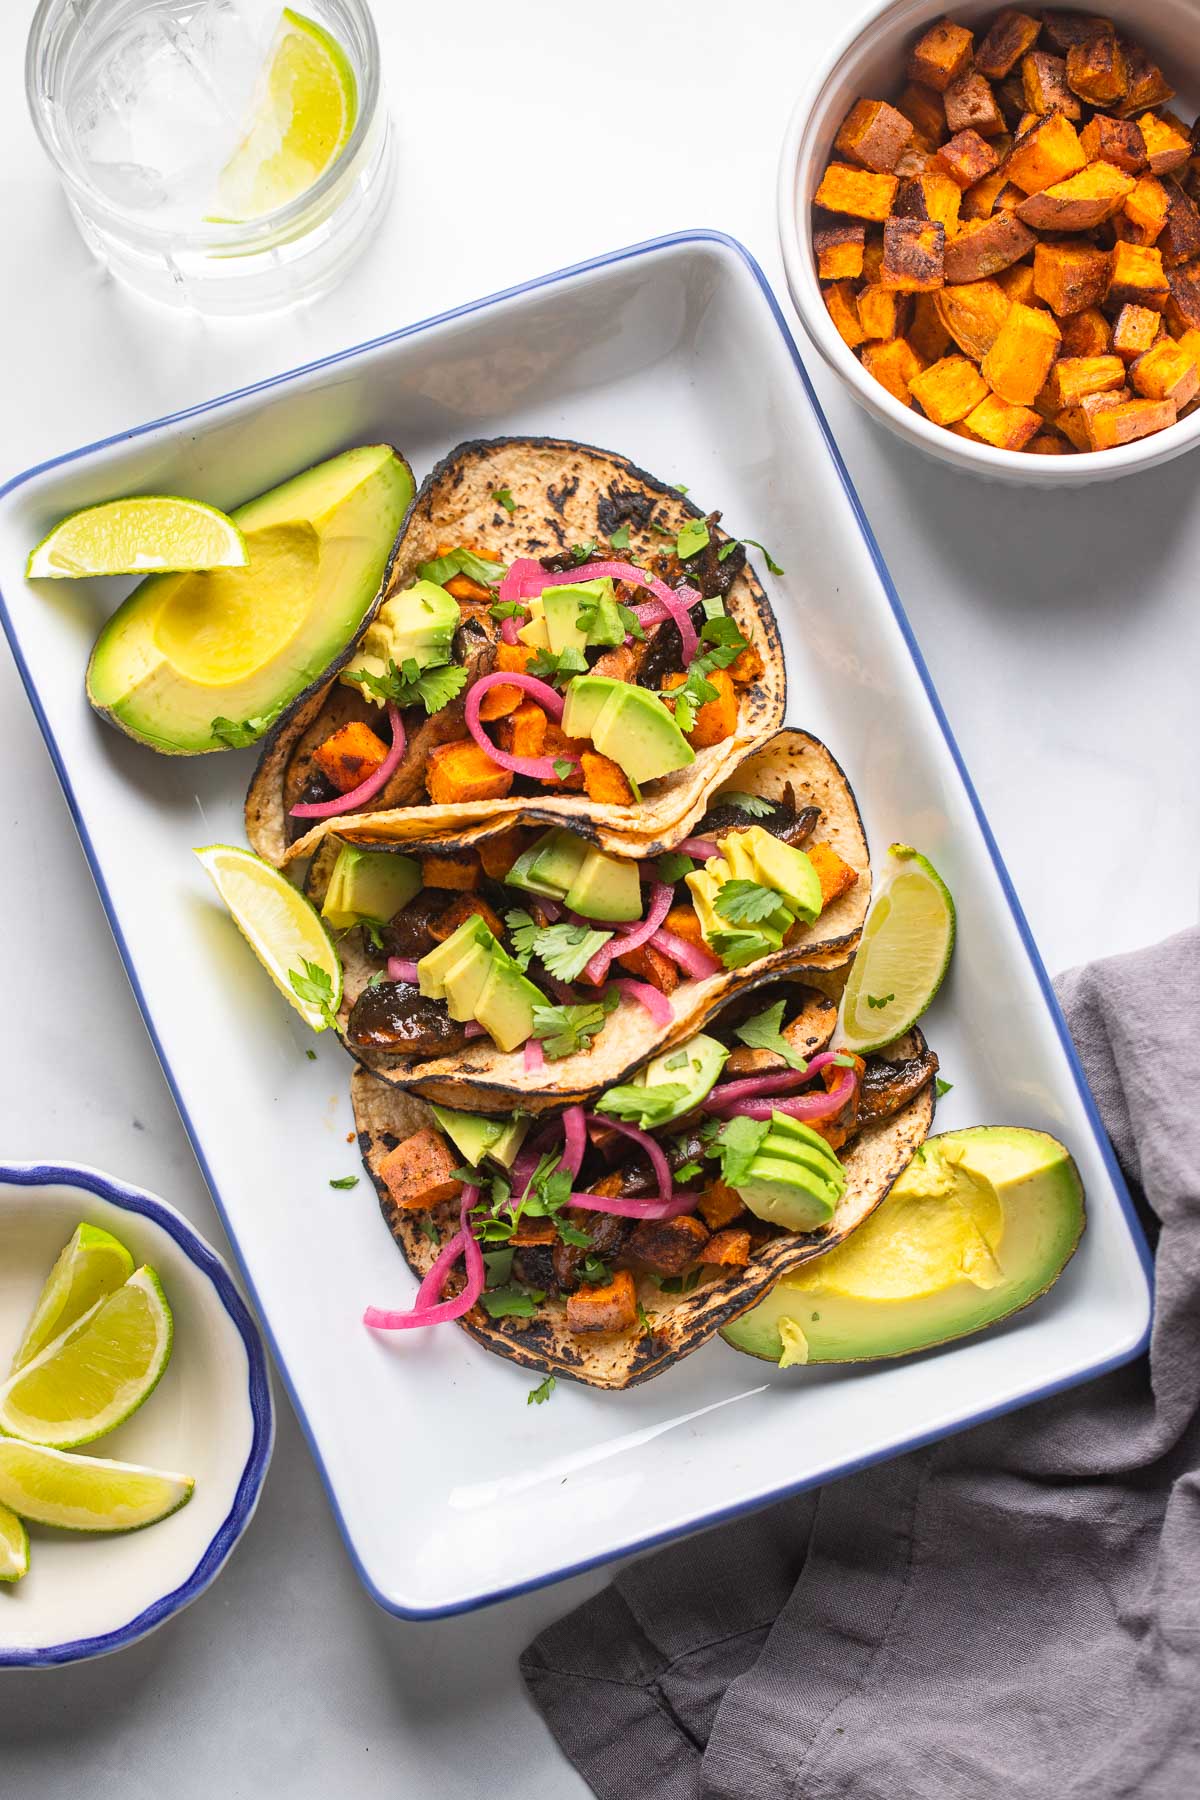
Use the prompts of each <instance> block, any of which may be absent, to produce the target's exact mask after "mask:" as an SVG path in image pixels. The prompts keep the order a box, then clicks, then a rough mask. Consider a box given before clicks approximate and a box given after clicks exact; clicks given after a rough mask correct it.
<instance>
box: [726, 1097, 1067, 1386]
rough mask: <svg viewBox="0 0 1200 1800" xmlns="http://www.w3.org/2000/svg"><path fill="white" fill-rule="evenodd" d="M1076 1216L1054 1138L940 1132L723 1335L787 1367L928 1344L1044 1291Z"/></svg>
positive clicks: (1017, 1132)
mask: <svg viewBox="0 0 1200 1800" xmlns="http://www.w3.org/2000/svg"><path fill="white" fill-rule="evenodd" d="M1083 1227H1084V1196H1083V1183H1082V1182H1081V1180H1080V1178H1079V1171H1078V1169H1077V1168H1076V1166H1075V1162H1074V1160H1073V1158H1072V1157H1071V1155H1070V1153H1069V1151H1068V1150H1067V1149H1066V1148H1065V1147H1064V1145H1062V1144H1060V1143H1059V1142H1058V1140H1057V1139H1056V1138H1053V1137H1050V1136H1049V1135H1048V1134H1047V1133H1046V1132H1043V1131H1030V1130H1026V1129H1025V1128H1023V1127H1020V1126H1014V1125H977V1126H974V1127H972V1128H971V1129H968V1130H964V1131H947V1132H942V1133H941V1134H940V1135H939V1136H937V1137H931V1138H927V1139H926V1141H925V1143H924V1144H923V1145H922V1146H921V1148H920V1149H919V1150H918V1151H917V1153H916V1155H915V1156H914V1157H913V1160H912V1162H911V1163H910V1164H909V1166H908V1168H907V1169H905V1170H904V1172H903V1174H902V1175H900V1176H899V1178H898V1179H897V1180H896V1182H895V1183H894V1184H893V1186H892V1189H891V1191H890V1193H889V1194H888V1196H887V1198H886V1199H885V1200H884V1201H883V1202H882V1203H881V1205H880V1206H879V1207H877V1208H876V1210H875V1212H874V1213H872V1214H871V1216H870V1218H868V1219H867V1220H866V1221H865V1222H864V1223H863V1224H862V1225H860V1226H859V1228H858V1230H857V1231H855V1232H854V1233H853V1234H852V1236H850V1237H849V1238H847V1239H846V1240H845V1241H844V1242H843V1243H842V1244H840V1245H838V1247H837V1248H836V1249H833V1250H831V1251H830V1252H829V1253H828V1255H826V1256H822V1257H818V1258H816V1259H814V1260H813V1261H812V1262H810V1263H806V1264H804V1265H803V1266H802V1267H801V1268H799V1269H797V1270H796V1272H795V1274H794V1275H792V1276H785V1277H784V1279H783V1280H781V1281H780V1282H779V1283H778V1284H777V1285H776V1286H775V1287H774V1288H772V1290H771V1292H770V1293H769V1294H768V1295H767V1296H766V1298H765V1299H764V1300H762V1301H760V1302H759V1304H758V1305H757V1306H756V1307H754V1308H752V1310H751V1311H749V1312H747V1313H744V1314H743V1315H742V1317H741V1318H740V1319H736V1320H734V1322H733V1323H732V1324H730V1325H727V1326H726V1327H725V1329H724V1330H723V1331H722V1333H721V1336H722V1337H723V1338H724V1339H725V1341H726V1343H728V1344H732V1345H733V1347H734V1349H735V1350H744V1351H746V1352H747V1353H748V1354H749V1355H751V1356H759V1357H763V1358H765V1359H766V1360H768V1361H770V1362H777V1363H780V1364H781V1366H783V1367H785V1368H786V1367H790V1366H792V1365H793V1364H796V1363H846V1362H869V1361H874V1360H875V1359H877V1358H881V1357H889V1356H907V1355H908V1354H909V1353H910V1352H912V1351H914V1350H928V1349H931V1348H932V1347H933V1346H935V1345H937V1344H944V1343H948V1342H950V1341H951V1340H953V1339H955V1338H960V1337H966V1336H967V1335H968V1334H969V1333H971V1332H974V1331H982V1330H983V1329H984V1327H985V1326H988V1325H994V1324H996V1323H997V1322H998V1321H999V1320H1001V1319H1006V1318H1008V1317H1009V1315H1010V1314H1011V1313H1014V1312H1016V1311H1018V1310H1019V1309H1020V1308H1021V1307H1023V1306H1028V1305H1029V1303H1030V1301H1031V1300H1036V1299H1037V1298H1038V1297H1039V1295H1041V1294H1044V1293H1045V1292H1046V1290H1047V1289H1048V1288H1050V1287H1051V1286H1052V1285H1053V1284H1054V1282H1055V1281H1056V1280H1057V1279H1058V1277H1059V1275H1060V1274H1061V1273H1062V1270H1063V1269H1064V1267H1065V1266H1066V1264H1067V1262H1068V1261H1069V1260H1070V1258H1071V1256H1072V1255H1073V1253H1074V1251H1075V1249H1076V1247H1077V1245H1078V1243H1079V1239H1080V1235H1081V1233H1082V1231H1083Z"/></svg>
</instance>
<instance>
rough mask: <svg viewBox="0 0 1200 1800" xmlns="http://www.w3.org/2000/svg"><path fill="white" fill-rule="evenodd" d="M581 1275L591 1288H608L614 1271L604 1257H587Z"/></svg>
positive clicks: (580, 1271)
mask: <svg viewBox="0 0 1200 1800" xmlns="http://www.w3.org/2000/svg"><path fill="white" fill-rule="evenodd" d="M579 1273H580V1275H581V1277H582V1278H583V1280H584V1281H586V1282H587V1284H588V1286H589V1287H607V1285H608V1283H609V1282H610V1281H611V1280H612V1270H611V1269H610V1268H609V1266H608V1264H607V1263H606V1262H605V1260H604V1258H603V1257H602V1256H585V1257H584V1259H583V1264H582V1266H581V1268H580V1270H579Z"/></svg>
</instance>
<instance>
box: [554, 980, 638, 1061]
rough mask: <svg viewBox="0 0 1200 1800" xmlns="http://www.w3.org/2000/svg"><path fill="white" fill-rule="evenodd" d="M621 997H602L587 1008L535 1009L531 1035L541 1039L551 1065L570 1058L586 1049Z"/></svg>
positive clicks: (614, 994)
mask: <svg viewBox="0 0 1200 1800" xmlns="http://www.w3.org/2000/svg"><path fill="white" fill-rule="evenodd" d="M620 998H621V996H620V994H618V993H615V992H614V993H613V994H612V995H607V994H606V995H605V997H604V999H603V1000H599V1001H596V1002H593V1003H591V1004H589V1005H586V1006H535V1007H534V1009H533V1035H534V1037H538V1038H541V1040H542V1049H543V1050H544V1051H545V1053H546V1055H547V1056H548V1057H549V1059H550V1061H551V1062H557V1061H558V1059H559V1057H561V1056H573V1055H574V1053H575V1052H576V1051H577V1050H587V1049H590V1047H591V1042H592V1039H593V1038H594V1037H595V1035H596V1033H597V1032H598V1031H599V1030H600V1029H601V1028H602V1026H603V1024H604V1021H605V1019H606V1018H607V1017H608V1015H609V1013H610V1012H612V1010H613V1007H614V1006H616V1004H617V1002H618V1001H619V1000H620Z"/></svg>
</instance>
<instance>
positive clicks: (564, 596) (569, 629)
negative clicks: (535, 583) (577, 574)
mask: <svg viewBox="0 0 1200 1800" xmlns="http://www.w3.org/2000/svg"><path fill="white" fill-rule="evenodd" d="M606 592H607V594H608V596H609V597H610V598H611V596H612V582H611V581H574V582H567V583H564V585H563V586H562V587H549V588H543V589H542V606H543V608H544V609H545V614H546V631H547V633H548V634H549V638H550V648H551V650H553V651H554V653H555V654H556V655H558V654H560V653H561V652H562V651H563V650H567V649H571V650H585V649H586V648H587V646H588V644H589V643H591V641H592V640H591V636H590V634H589V631H588V627H587V625H581V624H580V622H579V615H580V613H581V612H582V613H583V615H584V618H585V619H588V620H590V621H592V622H594V620H595V616H596V613H597V611H598V609H599V606H600V602H601V600H602V599H603V597H604V595H605V593H606Z"/></svg>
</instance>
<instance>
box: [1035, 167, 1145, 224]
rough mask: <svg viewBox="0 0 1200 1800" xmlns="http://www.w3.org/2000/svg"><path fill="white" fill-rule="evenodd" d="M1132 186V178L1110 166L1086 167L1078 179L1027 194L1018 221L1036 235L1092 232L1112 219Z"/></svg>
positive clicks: (1072, 177)
mask: <svg viewBox="0 0 1200 1800" xmlns="http://www.w3.org/2000/svg"><path fill="white" fill-rule="evenodd" d="M1135 185H1136V184H1135V182H1134V179H1133V176H1132V175H1126V173H1125V171H1124V170H1123V169H1115V168H1114V167H1113V165H1112V164H1111V163H1103V162H1095V163H1089V164H1088V166H1087V168H1086V169H1081V170H1080V171H1079V173H1078V175H1071V176H1069V177H1068V179H1067V180H1066V181H1056V182H1055V183H1054V184H1053V186H1052V187H1048V188H1043V189H1042V190H1041V191H1040V192H1039V193H1036V194H1030V195H1029V197H1028V199H1026V200H1022V202H1021V204H1020V206H1018V208H1017V217H1018V219H1021V220H1023V222H1024V223H1025V224H1026V225H1032V226H1033V227H1034V228H1035V230H1037V231H1091V229H1092V228H1093V226H1096V225H1099V224H1100V223H1101V222H1102V221H1103V220H1105V219H1110V218H1111V217H1112V215H1113V214H1114V213H1115V212H1116V211H1117V210H1118V209H1119V208H1120V206H1121V204H1122V202H1123V201H1124V200H1125V198H1126V196H1127V195H1129V194H1130V193H1132V191H1133V188H1134V186H1135Z"/></svg>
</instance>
